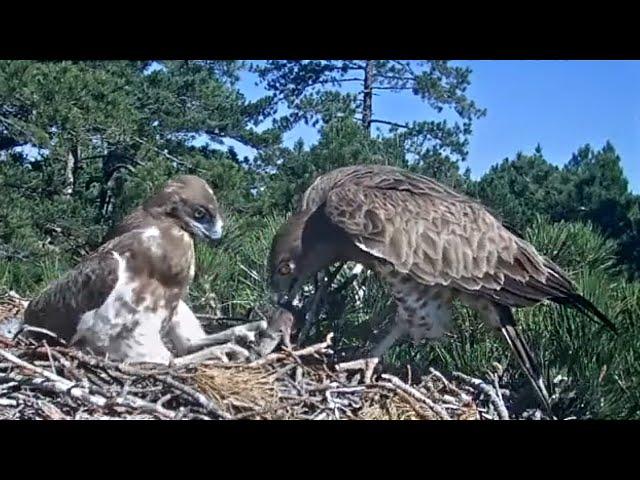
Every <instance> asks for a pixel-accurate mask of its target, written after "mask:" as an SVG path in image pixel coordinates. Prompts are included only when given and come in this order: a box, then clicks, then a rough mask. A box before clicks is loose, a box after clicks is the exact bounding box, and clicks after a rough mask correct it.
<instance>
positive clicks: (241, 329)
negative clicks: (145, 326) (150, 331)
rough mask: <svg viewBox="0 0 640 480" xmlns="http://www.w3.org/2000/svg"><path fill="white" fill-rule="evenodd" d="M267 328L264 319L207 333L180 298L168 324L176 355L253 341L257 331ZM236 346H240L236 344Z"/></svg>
mask: <svg viewBox="0 0 640 480" xmlns="http://www.w3.org/2000/svg"><path fill="white" fill-rule="evenodd" d="M266 329H267V322H266V321H258V322H251V323H247V324H244V325H238V326H236V327H232V328H229V329H227V330H224V331H222V332H218V333H214V334H212V335H207V334H206V333H205V331H204V329H203V328H202V325H201V324H200V321H199V320H198V319H197V318H196V316H195V315H194V314H193V312H192V311H191V309H190V308H189V307H188V306H187V304H186V303H184V302H183V301H182V300H181V301H180V303H179V304H178V307H177V308H176V312H175V314H174V316H173V319H172V320H171V322H170V324H169V328H168V331H167V334H168V337H169V340H170V341H171V343H172V344H173V345H174V346H175V348H176V351H177V354H178V356H182V355H186V354H188V353H191V352H195V351H197V350H201V349H203V348H205V347H210V346H212V345H220V344H225V343H237V342H240V343H254V342H255V341H256V337H257V335H258V333H259V332H262V331H265V330H266ZM238 348H241V347H239V346H238ZM247 356H248V352H247Z"/></svg>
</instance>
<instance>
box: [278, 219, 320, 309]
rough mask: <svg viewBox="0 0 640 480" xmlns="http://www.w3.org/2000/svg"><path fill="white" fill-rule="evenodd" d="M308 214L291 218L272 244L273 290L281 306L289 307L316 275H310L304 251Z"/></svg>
mask: <svg viewBox="0 0 640 480" xmlns="http://www.w3.org/2000/svg"><path fill="white" fill-rule="evenodd" d="M307 218H308V214H305V213H304V212H302V213H298V214H295V215H293V216H291V217H290V218H289V219H288V220H287V222H285V223H284V224H283V225H282V226H281V227H280V228H279V229H278V231H277V232H276V234H275V236H274V237H273V241H272V242H271V251H270V252H269V259H268V265H267V272H268V275H269V287H270V289H271V292H272V294H273V300H274V301H275V302H276V303H278V305H281V306H283V305H287V304H289V303H290V302H291V301H292V300H293V298H294V297H295V296H296V294H297V293H298V290H299V289H300V287H301V286H302V284H303V283H304V281H305V280H306V279H307V278H308V277H309V276H310V275H312V274H313V273H314V272H312V271H308V268H306V267H307V265H308V262H306V258H305V255H304V251H303V248H302V234H303V231H304V228H305V222H306V220H307Z"/></svg>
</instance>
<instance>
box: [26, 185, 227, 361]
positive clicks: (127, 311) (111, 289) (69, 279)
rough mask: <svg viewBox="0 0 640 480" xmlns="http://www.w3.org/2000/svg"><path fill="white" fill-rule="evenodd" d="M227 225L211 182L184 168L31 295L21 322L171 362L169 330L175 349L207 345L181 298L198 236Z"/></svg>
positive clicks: (137, 357) (120, 352) (213, 235)
mask: <svg viewBox="0 0 640 480" xmlns="http://www.w3.org/2000/svg"><path fill="white" fill-rule="evenodd" d="M222 227H223V221H222V217H221V215H220V212H219V208H218V203H217V200H216V197H215V195H214V193H213V191H212V190H211V188H210V187H209V185H207V183H206V182H205V181H204V180H202V179H201V178H199V177H196V176H191V175H183V176H179V177H177V178H175V179H173V180H171V181H169V182H168V183H167V184H166V185H165V186H164V188H163V189H162V190H161V191H160V192H158V193H157V194H155V195H153V196H152V197H151V198H149V199H148V200H146V201H145V202H144V204H143V205H142V206H140V207H139V208H137V209H136V210H134V211H133V212H132V213H131V214H130V215H129V216H128V217H126V218H125V219H124V221H123V222H122V223H121V224H120V225H118V226H117V227H116V228H115V229H114V230H113V231H112V232H111V233H110V234H109V235H108V237H107V239H106V242H105V243H104V244H103V245H102V246H101V247H100V248H98V249H97V250H96V251H95V252H94V253H92V254H91V255H89V256H88V257H86V258H85V259H84V260H82V261H81V262H80V263H79V264H78V265H77V266H76V267H75V268H74V269H73V270H71V271H70V272H68V273H67V274H66V275H64V276H63V277H62V278H60V279H59V280H57V281H56V282H54V283H53V284H52V285H50V286H49V287H48V288H47V289H46V290H45V291H44V292H42V293H41V294H40V295H39V296H38V297H37V298H35V299H34V300H32V301H31V302H30V303H29V305H28V307H27V309H26V311H25V315H24V323H25V325H27V326H31V327H39V328H43V329H45V330H48V331H50V332H52V333H54V334H56V335H57V336H58V337H60V338H62V339H63V340H65V341H66V342H68V343H71V344H73V345H77V346H79V347H82V348H87V349H89V350H91V351H93V352H94V353H96V354H99V355H106V356H108V357H109V358H110V359H112V360H115V361H130V362H155V363H169V362H170V360H171V358H172V354H171V352H170V351H169V349H167V346H166V344H165V342H164V341H163V337H164V336H166V337H167V338H168V340H169V342H170V343H171V344H172V345H173V347H174V349H175V351H176V353H177V354H178V355H182V354H184V353H188V352H189V351H191V350H193V349H197V348H201V347H202V346H206V345H208V344H209V343H210V342H207V337H206V335H205V333H204V331H203V329H202V327H201V326H200V323H199V322H198V320H197V318H196V317H195V315H193V313H192V312H191V310H190V309H189V307H188V306H187V305H186V304H185V303H184V301H183V300H182V298H183V297H184V296H185V294H186V292H187V289H188V286H189V284H190V282H191V281H192V279H193V276H194V272H195V255H194V238H196V237H197V238H200V239H204V240H211V241H215V240H218V239H220V238H221V235H222ZM30 335H31V336H33V334H30Z"/></svg>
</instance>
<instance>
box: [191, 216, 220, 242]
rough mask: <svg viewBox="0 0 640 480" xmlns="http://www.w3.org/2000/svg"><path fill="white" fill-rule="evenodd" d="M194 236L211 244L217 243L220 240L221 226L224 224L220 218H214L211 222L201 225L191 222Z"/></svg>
mask: <svg viewBox="0 0 640 480" xmlns="http://www.w3.org/2000/svg"><path fill="white" fill-rule="evenodd" d="M191 225H192V226H193V228H194V230H195V232H196V234H197V235H198V236H200V237H202V238H206V239H207V240H209V241H212V242H213V243H218V242H219V241H220V239H221V238H222V226H223V225H224V222H223V221H222V219H221V218H220V217H216V218H215V219H214V220H213V221H207V222H202V223H197V222H191Z"/></svg>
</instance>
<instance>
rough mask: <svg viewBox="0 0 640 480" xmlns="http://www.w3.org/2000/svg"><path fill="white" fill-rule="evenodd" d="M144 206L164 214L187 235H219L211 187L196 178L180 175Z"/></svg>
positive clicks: (219, 221) (218, 217)
mask: <svg viewBox="0 0 640 480" xmlns="http://www.w3.org/2000/svg"><path fill="white" fill-rule="evenodd" d="M145 208H146V209H147V210H149V211H150V212H152V213H156V214H157V213H160V214H164V215H166V216H168V217H169V218H171V219H172V220H173V221H174V222H176V223H177V224H178V226H179V227H180V228H182V229H183V230H185V231H186V232H188V233H189V234H191V235H193V236H195V237H198V238H201V239H204V240H209V241H218V240H220V238H221V237H222V226H223V224H224V222H223V219H222V215H221V212H220V208H219V206H218V201H217V199H216V196H215V194H214V193H213V190H212V189H211V187H210V186H209V185H208V184H207V182H205V181H204V180H203V179H201V178H200V177H197V176H194V175H181V176H179V177H176V178H174V179H172V180H171V181H170V182H168V183H167V184H166V185H165V187H164V188H163V190H162V191H161V192H160V193H158V194H157V195H155V196H154V197H152V198H151V199H149V200H148V201H147V203H146V205H145Z"/></svg>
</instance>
